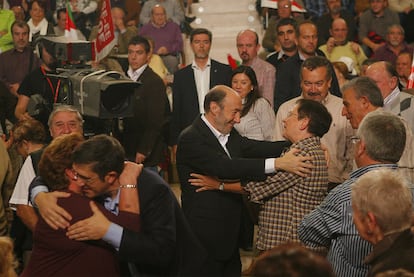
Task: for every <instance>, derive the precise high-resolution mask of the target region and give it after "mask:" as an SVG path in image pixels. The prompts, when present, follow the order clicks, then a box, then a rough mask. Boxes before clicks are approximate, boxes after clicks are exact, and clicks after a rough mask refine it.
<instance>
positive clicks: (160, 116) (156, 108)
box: [120, 66, 170, 166]
mask: <svg viewBox="0 0 414 277" xmlns="http://www.w3.org/2000/svg"><path fill="white" fill-rule="evenodd" d="M137 81H138V82H141V83H142V85H141V86H139V87H138V89H136V91H135V103H134V116H133V117H131V118H124V120H123V122H124V131H123V134H122V138H121V139H120V140H121V142H122V145H123V146H124V148H125V152H126V154H127V157H128V158H129V159H131V160H132V161H135V154H136V153H137V152H139V153H141V154H144V155H145V156H146V157H147V158H146V159H145V161H144V165H145V166H155V165H157V164H158V163H159V162H160V161H161V160H162V157H163V150H164V149H165V147H166V134H165V133H166V130H167V129H168V122H169V117H170V106H169V102H168V98H167V94H166V92H165V86H164V83H163V81H162V80H161V78H160V77H159V76H158V75H157V74H156V73H154V71H153V70H152V69H151V68H150V67H149V66H147V68H145V70H144V72H143V73H142V74H141V76H140V77H139V78H138V80H137Z"/></svg>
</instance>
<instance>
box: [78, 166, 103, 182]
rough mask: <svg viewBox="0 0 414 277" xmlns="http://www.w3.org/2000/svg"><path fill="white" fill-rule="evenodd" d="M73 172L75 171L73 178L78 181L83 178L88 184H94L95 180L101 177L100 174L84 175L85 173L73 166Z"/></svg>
mask: <svg viewBox="0 0 414 277" xmlns="http://www.w3.org/2000/svg"><path fill="white" fill-rule="evenodd" d="M72 173H73V179H74V180H75V181H77V180H79V179H81V180H83V182H84V183H85V184H86V185H88V184H92V183H93V181H95V180H96V179H97V178H99V177H98V176H96V177H86V176H83V175H81V174H79V173H78V172H77V171H76V170H75V169H73V168H72Z"/></svg>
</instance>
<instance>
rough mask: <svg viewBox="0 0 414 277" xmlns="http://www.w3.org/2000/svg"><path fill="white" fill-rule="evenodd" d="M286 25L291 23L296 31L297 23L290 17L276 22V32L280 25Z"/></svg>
mask: <svg viewBox="0 0 414 277" xmlns="http://www.w3.org/2000/svg"><path fill="white" fill-rule="evenodd" d="M286 25H291V26H292V27H293V29H294V30H295V32H296V28H297V26H298V23H297V22H296V20H294V19H293V18H290V17H288V18H282V19H281V20H279V22H278V23H277V24H276V32H277V31H278V30H279V28H280V27H282V26H286Z"/></svg>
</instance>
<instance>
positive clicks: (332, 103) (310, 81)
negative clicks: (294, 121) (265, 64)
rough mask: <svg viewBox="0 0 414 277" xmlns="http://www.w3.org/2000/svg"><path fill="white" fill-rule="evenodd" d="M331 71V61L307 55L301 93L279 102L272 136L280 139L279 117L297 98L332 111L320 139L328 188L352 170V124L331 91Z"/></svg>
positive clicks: (289, 108)
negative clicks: (324, 149) (326, 161)
mask: <svg viewBox="0 0 414 277" xmlns="http://www.w3.org/2000/svg"><path fill="white" fill-rule="evenodd" d="M332 74H333V70H332V65H331V64H330V62H329V61H328V60H327V59H326V58H324V57H310V58H308V59H307V60H306V61H304V62H303V64H302V67H301V82H300V86H301V89H302V94H301V96H298V97H296V98H293V99H291V100H289V101H287V102H285V103H284V104H282V106H280V108H279V110H278V112H277V115H276V128H275V139H276V140H283V123H282V120H283V119H284V118H286V116H287V115H288V113H289V111H291V110H292V108H293V107H294V105H295V103H296V101H297V100H298V99H301V98H304V99H311V100H314V101H317V102H320V103H322V104H323V105H324V106H326V108H327V109H328V111H329V112H330V113H331V115H332V124H331V128H330V129H329V131H328V132H327V133H326V134H325V135H324V136H323V138H322V143H323V144H324V145H325V146H326V147H327V148H328V150H329V155H330V164H329V168H328V179H329V184H330V187H329V189H332V188H333V187H335V186H336V185H338V184H339V183H342V182H343V181H345V180H346V179H347V178H348V173H349V172H351V170H352V152H351V151H350V148H351V147H350V145H349V143H350V141H349V138H350V137H351V136H352V135H353V130H352V128H351V125H350V124H349V123H348V122H347V120H346V118H344V117H343V116H342V115H341V109H342V99H341V98H339V97H337V96H335V95H332V94H331V93H330V88H331V83H332Z"/></svg>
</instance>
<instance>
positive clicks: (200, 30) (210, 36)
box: [190, 28, 213, 42]
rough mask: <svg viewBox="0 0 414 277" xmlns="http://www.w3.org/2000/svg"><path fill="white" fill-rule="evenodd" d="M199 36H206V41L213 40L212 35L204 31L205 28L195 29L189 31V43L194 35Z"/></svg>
mask: <svg viewBox="0 0 414 277" xmlns="http://www.w3.org/2000/svg"><path fill="white" fill-rule="evenodd" d="M200 34H204V35H207V36H208V39H209V40H210V42H211V41H212V40H213V34H212V33H211V32H210V31H209V30H207V29H205V28H197V29H194V30H192V31H191V33H190V42H193V39H194V36H195V35H200Z"/></svg>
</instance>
